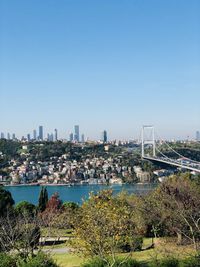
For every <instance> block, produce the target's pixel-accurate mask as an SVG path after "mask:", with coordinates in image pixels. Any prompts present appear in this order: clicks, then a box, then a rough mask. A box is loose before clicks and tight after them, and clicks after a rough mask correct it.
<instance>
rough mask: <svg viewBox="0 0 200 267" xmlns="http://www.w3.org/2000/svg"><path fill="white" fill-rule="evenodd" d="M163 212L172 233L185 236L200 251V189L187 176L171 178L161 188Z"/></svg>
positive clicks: (160, 198)
mask: <svg viewBox="0 0 200 267" xmlns="http://www.w3.org/2000/svg"><path fill="white" fill-rule="evenodd" d="M158 201H160V203H161V205H162V209H161V210H162V212H164V213H165V214H166V215H165V216H168V219H167V222H168V226H169V229H170V230H171V232H176V233H177V235H178V236H179V238H180V236H183V237H184V238H185V239H186V240H189V241H190V242H192V243H193V245H194V248H195V249H196V250H199V241H200V209H199V207H200V188H199V186H197V184H196V183H195V182H194V181H191V180H190V179H189V177H188V175H187V174H186V175H185V174H180V175H177V176H173V177H172V178H169V179H168V180H167V181H166V182H164V183H163V184H162V185H161V186H160V188H159V198H158Z"/></svg>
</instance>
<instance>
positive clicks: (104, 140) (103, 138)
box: [101, 130, 108, 143]
mask: <svg viewBox="0 0 200 267" xmlns="http://www.w3.org/2000/svg"><path fill="white" fill-rule="evenodd" d="M101 140H102V141H103V142H104V143H107V142H108V134H107V131H106V130H104V131H103V132H102V138H101Z"/></svg>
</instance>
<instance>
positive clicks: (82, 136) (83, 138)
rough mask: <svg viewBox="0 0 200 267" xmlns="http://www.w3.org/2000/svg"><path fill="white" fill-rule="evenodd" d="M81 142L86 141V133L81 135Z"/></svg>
mask: <svg viewBox="0 0 200 267" xmlns="http://www.w3.org/2000/svg"><path fill="white" fill-rule="evenodd" d="M81 142H82V143H85V135H84V134H82V135H81Z"/></svg>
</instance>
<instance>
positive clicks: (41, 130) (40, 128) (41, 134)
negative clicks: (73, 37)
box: [38, 126, 43, 141]
mask: <svg viewBox="0 0 200 267" xmlns="http://www.w3.org/2000/svg"><path fill="white" fill-rule="evenodd" d="M38 137H39V140H40V141H43V126H39V136H38Z"/></svg>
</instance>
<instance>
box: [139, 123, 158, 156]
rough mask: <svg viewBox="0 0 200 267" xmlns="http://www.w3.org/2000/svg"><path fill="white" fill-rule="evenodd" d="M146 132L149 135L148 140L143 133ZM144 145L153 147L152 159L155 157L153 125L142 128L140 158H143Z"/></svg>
mask: <svg viewBox="0 0 200 267" xmlns="http://www.w3.org/2000/svg"><path fill="white" fill-rule="evenodd" d="M146 130H148V133H150V138H149V137H148V138H146V136H145V132H146ZM145 145H152V147H153V157H155V156H156V142H155V129H154V126H153V125H143V126H142V158H144V157H145V153H144V147H145Z"/></svg>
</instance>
